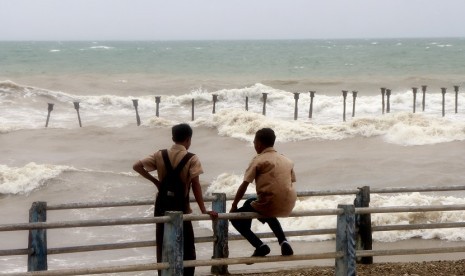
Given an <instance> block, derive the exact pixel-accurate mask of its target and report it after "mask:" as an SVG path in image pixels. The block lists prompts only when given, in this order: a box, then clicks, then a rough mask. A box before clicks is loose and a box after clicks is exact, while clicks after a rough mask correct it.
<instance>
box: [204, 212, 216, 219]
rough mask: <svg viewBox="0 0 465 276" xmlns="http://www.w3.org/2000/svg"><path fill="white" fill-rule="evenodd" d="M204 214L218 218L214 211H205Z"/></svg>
mask: <svg viewBox="0 0 465 276" xmlns="http://www.w3.org/2000/svg"><path fill="white" fill-rule="evenodd" d="M205 213H206V214H208V215H210V217H211V218H212V219H217V218H218V213H217V212H215V211H206V212H205Z"/></svg>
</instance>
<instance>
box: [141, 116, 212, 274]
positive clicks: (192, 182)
mask: <svg viewBox="0 0 465 276" xmlns="http://www.w3.org/2000/svg"><path fill="white" fill-rule="evenodd" d="M192 133H193V132H192V128H191V127H190V126H189V125H188V124H179V125H175V126H173V128H172V135H173V142H174V145H173V146H172V147H171V148H170V149H168V150H160V151H157V152H156V153H154V154H153V155H150V156H149V157H147V158H145V159H142V160H140V161H137V162H136V163H135V164H134V165H133V169H134V170H135V171H136V172H138V173H139V174H140V175H141V176H143V177H144V178H146V179H148V180H149V181H151V182H153V184H155V186H156V187H157V189H158V195H157V203H160V202H162V205H160V204H157V203H156V204H155V205H156V207H159V208H155V215H156V216H163V215H164V211H165V210H168V211H169V210H180V211H182V212H183V213H185V214H189V213H191V212H192V209H191V208H190V204H189V191H190V188H191V186H192V192H193V194H194V197H195V199H196V201H197V204H198V205H199V208H200V211H201V212H202V214H209V215H210V217H212V218H213V219H215V218H217V217H218V214H217V213H216V212H215V211H207V210H206V209H205V204H204V200H203V196H202V188H201V187H200V180H199V175H200V174H202V173H203V169H202V165H201V164H200V160H199V158H198V157H197V155H194V154H191V153H189V152H188V151H187V150H188V149H189V147H190V146H191V139H192ZM163 155H165V156H163ZM186 156H187V158H185V157H186ZM183 159H185V160H184V161H183ZM166 162H169V163H170V164H171V167H172V168H176V167H177V166H178V165H179V164H180V163H181V162H182V163H184V166H183V167H182V169H181V168H179V169H180V171H179V180H180V181H181V183H180V184H181V185H182V184H184V187H172V188H173V189H171V188H167V187H162V186H164V185H167V184H172V183H166V182H163V179H164V178H165V177H167V171H168V170H167V166H170V165H169V164H167V163H166ZM166 164H167V165H166ZM154 170H156V171H157V172H158V179H156V178H155V177H153V176H152V175H151V174H150V173H149V171H154ZM174 171H176V169H174ZM165 183H166V184H165ZM162 184H163V185H162ZM162 191H164V192H165V195H166V198H161V193H162ZM177 191H182V195H181V196H180V197H179V196H178V195H176V192H177ZM170 197H171V198H170ZM179 198H180V200H179ZM157 209H160V210H157ZM163 233H164V224H163V223H157V224H156V243H157V262H159V263H160V262H162V245H163ZM183 234H184V260H195V259H196V254H195V243H194V230H193V227H192V222H191V221H184V222H183ZM194 272H195V267H186V268H184V274H183V275H194ZM158 274H159V275H160V274H161V271H160V270H159V271H158Z"/></svg>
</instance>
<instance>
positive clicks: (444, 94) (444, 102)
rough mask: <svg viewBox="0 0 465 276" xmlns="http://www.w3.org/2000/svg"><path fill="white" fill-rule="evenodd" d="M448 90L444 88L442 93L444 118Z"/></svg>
mask: <svg viewBox="0 0 465 276" xmlns="http://www.w3.org/2000/svg"><path fill="white" fill-rule="evenodd" d="M446 89H447V88H444V87H442V88H441V93H442V117H444V116H445V115H446Z"/></svg>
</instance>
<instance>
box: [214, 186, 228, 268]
mask: <svg viewBox="0 0 465 276" xmlns="http://www.w3.org/2000/svg"><path fill="white" fill-rule="evenodd" d="M213 196H215V200H214V201H213V202H212V209H213V211H215V212H217V213H218V214H221V213H226V194H224V193H215V194H213ZM212 223H213V225H212V228H213V236H214V241H213V257H212V258H213V259H221V258H228V257H229V246H228V223H229V221H228V220H227V219H217V220H214V221H213V222H212ZM211 273H213V274H219V275H226V274H229V272H228V266H227V265H214V266H212V267H211Z"/></svg>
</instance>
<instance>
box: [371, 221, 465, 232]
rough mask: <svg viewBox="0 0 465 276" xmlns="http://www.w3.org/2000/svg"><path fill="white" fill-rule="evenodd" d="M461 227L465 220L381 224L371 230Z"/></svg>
mask: <svg viewBox="0 0 465 276" xmlns="http://www.w3.org/2000/svg"><path fill="white" fill-rule="evenodd" d="M461 227H465V222H444V223H422V224H398V225H380V226H372V227H371V230H373V232H379V231H397V230H422V229H440V228H461Z"/></svg>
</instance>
